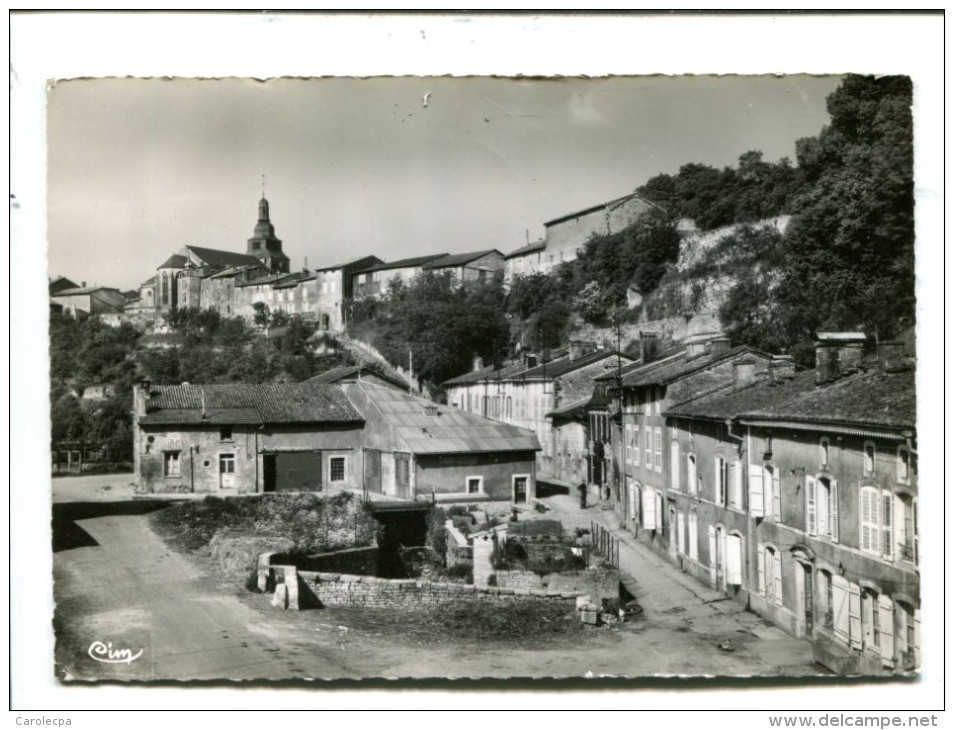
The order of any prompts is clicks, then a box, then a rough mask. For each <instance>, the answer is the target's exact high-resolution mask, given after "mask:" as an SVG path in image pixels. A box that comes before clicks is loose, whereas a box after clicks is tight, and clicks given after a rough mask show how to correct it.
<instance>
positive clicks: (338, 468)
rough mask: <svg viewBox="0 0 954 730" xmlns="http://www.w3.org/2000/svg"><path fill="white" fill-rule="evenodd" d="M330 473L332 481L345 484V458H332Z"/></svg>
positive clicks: (329, 462) (329, 463)
mask: <svg viewBox="0 0 954 730" xmlns="http://www.w3.org/2000/svg"><path fill="white" fill-rule="evenodd" d="M328 466H329V467H330V468H329V469H328V471H329V472H330V473H331V481H333V482H343V481H344V478H345V457H344V456H332V457H331V458H330V459H329V460H328Z"/></svg>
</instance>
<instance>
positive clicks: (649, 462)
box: [646, 426, 653, 471]
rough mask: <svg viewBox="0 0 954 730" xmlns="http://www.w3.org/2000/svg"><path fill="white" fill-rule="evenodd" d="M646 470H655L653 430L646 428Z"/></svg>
mask: <svg viewBox="0 0 954 730" xmlns="http://www.w3.org/2000/svg"><path fill="white" fill-rule="evenodd" d="M646 468H647V469H649V470H650V471H652V468H653V430H652V428H650V427H649V426H646Z"/></svg>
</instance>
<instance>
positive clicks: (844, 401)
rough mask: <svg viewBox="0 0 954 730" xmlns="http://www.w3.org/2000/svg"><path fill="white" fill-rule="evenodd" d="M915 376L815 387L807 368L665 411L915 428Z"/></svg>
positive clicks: (879, 373) (859, 378)
mask: <svg viewBox="0 0 954 730" xmlns="http://www.w3.org/2000/svg"><path fill="white" fill-rule="evenodd" d="M916 410H917V397H916V391H915V372H914V370H913V369H908V370H904V371H901V372H886V371H885V370H883V369H881V368H878V367H877V366H874V367H873V368H872V369H871V370H869V371H868V372H860V373H857V374H854V375H848V376H845V377H843V378H841V379H839V380H835V381H833V382H830V383H825V384H822V385H816V384H815V371H814V370H805V371H802V372H799V373H796V374H795V377H793V378H791V379H789V380H782V381H780V382H778V383H777V384H773V383H772V382H771V381H769V380H767V379H763V380H760V381H757V382H756V383H754V384H753V385H750V386H748V387H746V388H742V389H738V390H729V389H726V390H725V391H723V392H721V393H716V394H713V395H710V396H707V397H703V398H697V399H695V400H692V401H689V402H688V403H683V404H681V405H679V406H676V407H674V408H670V409H668V410H667V411H666V415H667V416H672V417H683V418H685V417H690V418H706V419H715V420H720V421H723V420H726V419H736V418H737V419H739V420H741V421H743V422H744V421H788V422H801V423H819V424H854V425H858V426H879V427H887V428H895V429H913V428H915V425H916Z"/></svg>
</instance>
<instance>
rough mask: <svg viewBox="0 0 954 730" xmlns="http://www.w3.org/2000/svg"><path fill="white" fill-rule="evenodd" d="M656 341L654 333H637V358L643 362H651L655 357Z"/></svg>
mask: <svg viewBox="0 0 954 730" xmlns="http://www.w3.org/2000/svg"><path fill="white" fill-rule="evenodd" d="M657 345H658V340H657V336H656V333H655V332H640V333H639V357H640V359H641V360H642V361H643V362H644V363H647V362H651V361H652V360H653V359H655V357H656V348H657Z"/></svg>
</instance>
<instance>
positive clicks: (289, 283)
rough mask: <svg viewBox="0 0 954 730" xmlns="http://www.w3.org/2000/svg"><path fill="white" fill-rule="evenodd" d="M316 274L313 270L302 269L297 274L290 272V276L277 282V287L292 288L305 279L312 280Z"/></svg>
mask: <svg viewBox="0 0 954 730" xmlns="http://www.w3.org/2000/svg"><path fill="white" fill-rule="evenodd" d="M314 278H315V275H314V274H312V273H311V272H308V273H306V272H304V271H300V272H298V273H297V274H288V278H287V279H284V280H283V281H281V282H279V283H278V284H275V288H276V289H290V288H292V287H296V286H298V285H299V284H301V283H302V282H303V281H312V280H313V279H314Z"/></svg>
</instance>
